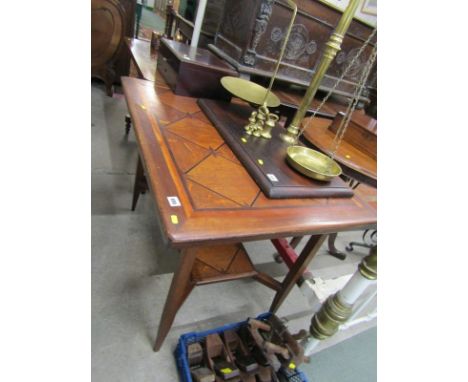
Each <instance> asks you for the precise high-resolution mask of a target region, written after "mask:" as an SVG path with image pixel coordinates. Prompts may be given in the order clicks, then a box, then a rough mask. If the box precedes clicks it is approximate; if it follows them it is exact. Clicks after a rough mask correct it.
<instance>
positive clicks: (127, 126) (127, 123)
mask: <svg viewBox="0 0 468 382" xmlns="http://www.w3.org/2000/svg"><path fill="white" fill-rule="evenodd" d="M131 126H132V118H131V117H130V114H126V115H125V135H128V133H129V132H130V127H131Z"/></svg>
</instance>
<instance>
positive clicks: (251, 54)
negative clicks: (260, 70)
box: [243, 0, 275, 66]
mask: <svg viewBox="0 0 468 382" xmlns="http://www.w3.org/2000/svg"><path fill="white" fill-rule="evenodd" d="M274 1H275V0H263V1H262V3H261V5H260V11H259V13H258V15H257V18H256V20H255V26H254V34H253V36H252V40H251V41H250V46H249V47H248V48H247V52H245V54H244V57H243V61H244V63H245V64H246V65H250V66H253V65H255V60H256V58H257V52H256V49H257V46H258V43H259V42H260V38H261V37H262V35H263V34H264V33H265V31H266V29H267V26H268V22H269V21H270V16H271V13H272V12H273V3H274Z"/></svg>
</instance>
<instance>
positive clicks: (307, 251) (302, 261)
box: [270, 235, 327, 313]
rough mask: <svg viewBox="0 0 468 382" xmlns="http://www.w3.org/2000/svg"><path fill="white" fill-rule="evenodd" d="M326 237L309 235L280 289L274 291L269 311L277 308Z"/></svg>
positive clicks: (273, 311) (274, 310)
mask: <svg viewBox="0 0 468 382" xmlns="http://www.w3.org/2000/svg"><path fill="white" fill-rule="evenodd" d="M326 237H327V235H315V236H311V238H310V239H309V241H308V242H307V244H306V246H305V247H304V249H303V250H302V252H301V254H300V255H299V257H298V258H297V260H296V261H295V262H294V264H293V266H292V267H291V269H290V270H289V272H288V274H287V275H286V278H285V279H284V281H283V282H282V289H281V290H280V291H279V292H277V293H276V295H275V298H274V299H273V302H272V303H271V307H270V312H272V313H275V312H276V311H277V310H278V308H279V307H280V305H281V304H282V303H283V301H284V300H285V298H286V297H287V295H288V294H289V292H290V291H291V289H292V288H293V286H294V285H295V284H296V282H297V280H298V279H299V277H301V276H302V274H303V273H304V271H305V270H306V268H307V266H308V265H309V263H310V262H311V261H312V259H313V258H314V257H315V255H316V254H317V252H318V250H319V249H320V247H321V246H322V244H323V242H324V241H325V238H326Z"/></svg>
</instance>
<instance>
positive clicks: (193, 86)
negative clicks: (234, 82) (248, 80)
mask: <svg viewBox="0 0 468 382" xmlns="http://www.w3.org/2000/svg"><path fill="white" fill-rule="evenodd" d="M157 65H158V71H159V73H161V75H162V76H163V78H164V80H165V81H166V83H167V84H168V85H169V86H170V88H171V89H172V90H173V92H174V93H175V94H177V95H183V96H190V97H202V98H214V99H225V100H230V99H231V96H230V94H229V93H228V92H227V91H226V90H225V89H224V88H223V87H222V86H221V83H220V81H221V78H222V77H224V76H234V77H237V76H238V73H237V72H236V71H235V70H234V68H233V67H232V66H230V65H229V64H227V63H226V62H225V61H223V60H221V59H220V58H218V57H217V56H215V55H214V54H213V53H211V52H210V51H209V50H206V49H203V48H193V47H191V46H189V45H186V44H182V43H180V42H177V41H172V40H168V39H166V38H162V39H161V45H160V47H159V52H158V64H157Z"/></svg>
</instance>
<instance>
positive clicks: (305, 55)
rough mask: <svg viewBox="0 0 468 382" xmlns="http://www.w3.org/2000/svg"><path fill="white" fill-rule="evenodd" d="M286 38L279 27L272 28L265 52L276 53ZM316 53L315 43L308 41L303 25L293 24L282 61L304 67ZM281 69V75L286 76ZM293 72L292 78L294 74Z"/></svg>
mask: <svg viewBox="0 0 468 382" xmlns="http://www.w3.org/2000/svg"><path fill="white" fill-rule="evenodd" d="M285 37H286V31H283V30H282V28H280V27H277V26H276V27H274V28H272V30H271V34H270V40H271V43H270V44H269V45H268V48H267V50H268V51H269V52H270V53H273V52H276V51H278V49H279V46H280V45H281V44H282V43H283V41H284V38H285ZM316 52H317V42H316V41H314V40H312V39H310V37H309V31H308V30H307V28H306V27H305V26H304V25H303V24H295V25H294V26H293V27H292V30H291V34H290V36H289V41H288V44H287V45H286V50H285V52H284V59H286V60H289V61H293V62H294V63H295V64H302V65H304V66H308V65H309V59H310V57H311V56H312V55H313V54H315V53H316ZM285 70H286V69H285V68H283V69H282V74H286V73H285V72H284V71H285ZM296 72H297V71H296V70H295V71H294V75H293V76H294V77H296V76H297V75H298V74H296Z"/></svg>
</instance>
